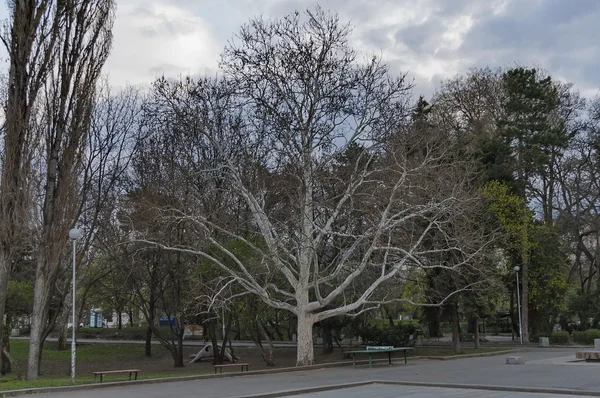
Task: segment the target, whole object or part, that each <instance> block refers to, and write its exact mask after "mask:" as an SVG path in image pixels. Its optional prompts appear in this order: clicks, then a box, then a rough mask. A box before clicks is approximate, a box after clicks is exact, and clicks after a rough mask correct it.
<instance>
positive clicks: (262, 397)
mask: <svg viewBox="0 0 600 398" xmlns="http://www.w3.org/2000/svg"><path fill="white" fill-rule="evenodd" d="M371 384H381V385H388V386H398V387H401V386H412V387H428V388H451V389H463V390H480V391H505V392H523V393H536V394H561V395H573V396H587V397H600V391H585V390H573V389H564V388H538V387H513V386H497V385H489V384H455V383H427V382H416V381H415V382H412V381H388V380H372V381H363V382H356V383H347V384H331V385H325V386H319V387H310V388H303V389H297V390H280V391H275V392H270V393H264V394H254V395H239V396H234V397H230V398H279V397H288V396H290V395H298V394H310V393H317V392H323V391H335V390H342V389H346V388H353V387H362V386H366V385H371Z"/></svg>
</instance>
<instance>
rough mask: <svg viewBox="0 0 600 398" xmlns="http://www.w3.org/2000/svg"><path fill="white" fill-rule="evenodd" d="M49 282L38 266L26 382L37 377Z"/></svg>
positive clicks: (48, 295) (46, 313)
mask: <svg viewBox="0 0 600 398" xmlns="http://www.w3.org/2000/svg"><path fill="white" fill-rule="evenodd" d="M40 261H43V260H40ZM49 282H50V281H49V280H48V278H47V277H46V275H45V274H44V267H39V266H38V269H37V271H36V276H35V290H34V292H33V311H32V314H31V331H30V336H29V355H28V357H27V380H29V381H31V380H37V378H38V376H39V369H40V358H41V352H42V345H43V333H44V327H45V326H46V321H47V319H48V299H49V297H50V286H49Z"/></svg>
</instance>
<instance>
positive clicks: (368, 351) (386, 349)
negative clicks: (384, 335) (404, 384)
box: [347, 346, 413, 368]
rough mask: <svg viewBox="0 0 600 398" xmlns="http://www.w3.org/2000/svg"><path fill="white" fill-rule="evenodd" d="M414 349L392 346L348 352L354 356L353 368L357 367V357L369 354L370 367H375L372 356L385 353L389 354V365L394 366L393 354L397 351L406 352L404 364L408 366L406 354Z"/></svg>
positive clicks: (372, 347)
mask: <svg viewBox="0 0 600 398" xmlns="http://www.w3.org/2000/svg"><path fill="white" fill-rule="evenodd" d="M412 349H413V348H412V347H392V346H367V348H366V349H365V350H356V351H348V352H347V354H352V366H356V356H357V355H361V354H367V355H368V356H369V367H370V368H371V367H373V363H372V360H371V358H372V356H373V354H379V353H382V352H385V353H387V354H388V361H389V364H390V365H391V364H392V353H393V352H396V351H404V363H405V364H407V363H408V360H407V358H406V352H407V351H409V350H412Z"/></svg>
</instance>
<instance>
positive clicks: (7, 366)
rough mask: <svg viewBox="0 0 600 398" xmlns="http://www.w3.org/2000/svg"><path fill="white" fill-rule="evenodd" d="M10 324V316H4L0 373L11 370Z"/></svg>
mask: <svg viewBox="0 0 600 398" xmlns="http://www.w3.org/2000/svg"><path fill="white" fill-rule="evenodd" d="M10 324H11V319H10V316H8V315H7V317H6V325H5V326H4V329H3V330H2V346H1V347H0V348H1V349H2V369H0V374H2V375H5V374H8V373H10V372H11V371H12V367H11V358H10V332H9V330H10Z"/></svg>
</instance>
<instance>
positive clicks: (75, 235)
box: [69, 228, 81, 383]
mask: <svg viewBox="0 0 600 398" xmlns="http://www.w3.org/2000/svg"><path fill="white" fill-rule="evenodd" d="M79 238H81V231H80V230H78V229H77V228H73V229H72V230H70V231H69V239H71V242H72V244H73V337H72V338H71V381H72V382H73V383H75V333H76V332H77V325H76V322H75V293H76V291H77V289H76V286H75V265H76V263H77V259H76V258H75V256H76V250H77V248H76V245H77V239H79Z"/></svg>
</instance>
